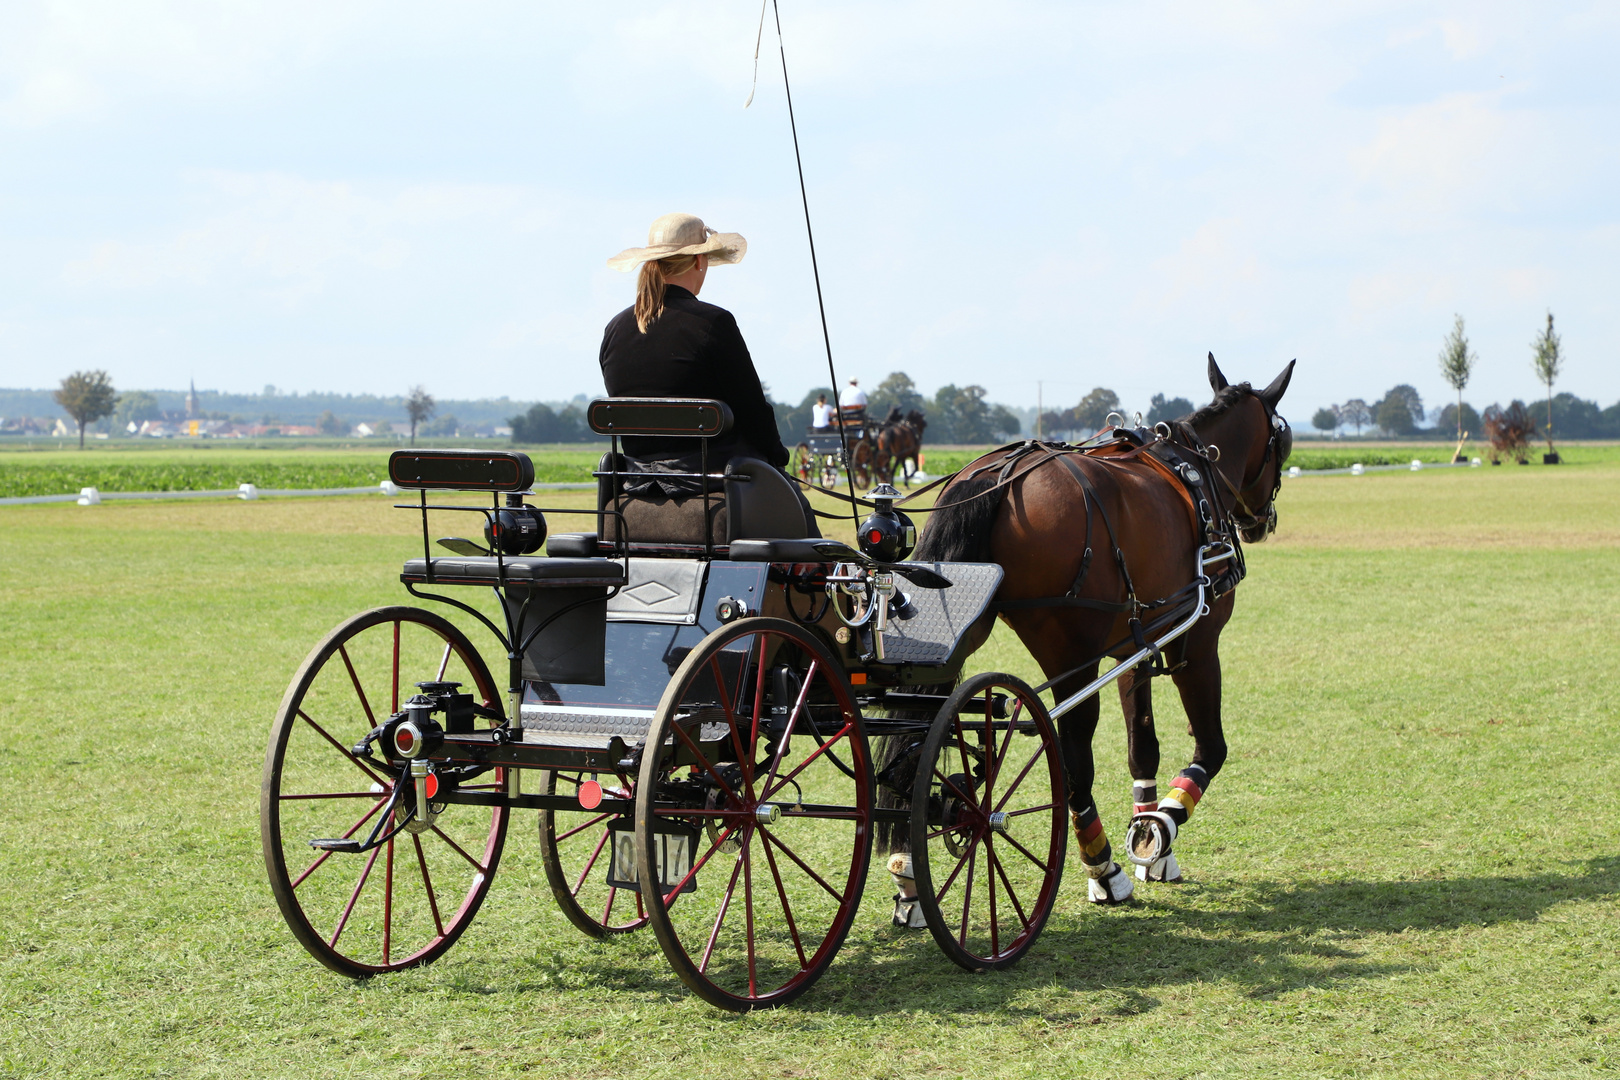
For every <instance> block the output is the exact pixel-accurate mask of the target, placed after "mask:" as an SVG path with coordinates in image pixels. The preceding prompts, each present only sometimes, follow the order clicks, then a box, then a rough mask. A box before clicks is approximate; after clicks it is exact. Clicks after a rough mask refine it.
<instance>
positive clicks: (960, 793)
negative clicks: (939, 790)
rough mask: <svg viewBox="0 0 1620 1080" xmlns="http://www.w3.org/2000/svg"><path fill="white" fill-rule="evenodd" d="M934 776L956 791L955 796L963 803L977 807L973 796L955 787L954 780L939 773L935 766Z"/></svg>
mask: <svg viewBox="0 0 1620 1080" xmlns="http://www.w3.org/2000/svg"><path fill="white" fill-rule="evenodd" d="M934 776H935V777H936V778H938V780H939V782H940V783H942V784H944V785H945V786H946V787H948V788H950V789H951V790H952V791H954V792H956V797H957V798H958V799H961V800H962V801H963V802H964V803H966V804H967V805H968V806H971V807H973V808H974V809H975V810H977V809H978V804H977V803H976V802H975V801H974V798H973V796H971V795H969V794H968V793H967V792H965V791H963V790H962V789H961V788H959V787H957V786H956V782H955V781H954V780H952V779H951V778H950V777H948V776H945V775H943V774H941V773H940V771H939V768H938V767H937V766H936V767H935V769H934ZM958 828H960V826H958Z"/></svg>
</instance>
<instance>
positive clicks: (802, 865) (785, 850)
mask: <svg viewBox="0 0 1620 1080" xmlns="http://www.w3.org/2000/svg"><path fill="white" fill-rule="evenodd" d="M759 835H760V836H761V838H763V840H764V842H765V843H767V844H775V845H776V846H777V847H779V848H781V849H782V854H784V855H786V856H787V857H788V858H790V859H792V860H793V861H794V862H795V863H796V864H797V865H798V867H799V869H800V870H803V871H804V872H805V873H806V874H808V875H810V880H811V881H814V882H815V883H816V884H817V885H820V886H821V887H822V888H823V889H826V890H827V895H828V896H830V897H832V898H833V899H834V900H836V901H838V902H839V903H840V904H842V903H843V902H844V897H843V896H842V895H841V894H840V893H839V892H838V891H837V890H836V889H834V888H833V887H832V886H831V885H829V884H827V883H826V882H825V881H823V880H822V879H821V875H820V874H818V873H816V872H815V871H814V870H812V869H810V864H808V863H806V862H805V861H804V860H803V859H801V858H799V856H798V854H797V853H796V852H794V850H793V849H792V848H790V847H788V846H787V845H786V844H784V843H782V838H781V837H779V836H773V835H772V834H771V833H770V831H769V830H767V829H764V828H761V829H760V830H759Z"/></svg>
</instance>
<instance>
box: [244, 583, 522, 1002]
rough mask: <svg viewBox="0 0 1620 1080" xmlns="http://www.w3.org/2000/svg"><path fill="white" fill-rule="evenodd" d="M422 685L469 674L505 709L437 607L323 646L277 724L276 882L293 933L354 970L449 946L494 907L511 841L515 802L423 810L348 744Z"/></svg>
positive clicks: (273, 753)
mask: <svg viewBox="0 0 1620 1080" xmlns="http://www.w3.org/2000/svg"><path fill="white" fill-rule="evenodd" d="M418 680H421V681H435V682H444V681H453V682H460V683H461V684H462V692H463V693H470V694H472V696H473V699H474V701H475V702H480V703H482V705H483V706H484V708H485V709H486V710H491V711H493V712H494V713H495V714H496V715H499V714H500V713H501V711H502V710H501V694H500V691H499V690H498V688H497V687H496V685H495V681H494V679H492V678H491V677H490V674H489V669H488V668H487V667H486V666H485V665H484V661H483V659H482V658H481V657H480V656H479V655H478V653H477V651H476V650H475V649H474V648H473V646H472V643H471V642H470V641H468V640H467V637H466V635H464V634H463V633H462V632H461V631H460V630H458V629H457V628H456V627H455V626H454V625H453V624H452V623H450V622H449V621H448V620H446V619H444V618H443V617H441V616H439V615H436V614H434V613H433V612H431V611H423V610H422V609H420V608H411V607H384V608H376V609H374V610H372V611H367V612H363V613H361V614H359V615H356V616H354V617H353V618H352V619H349V620H347V621H346V622H343V623H341V624H339V625H338V627H337V628H336V629H335V630H333V631H332V632H331V633H330V634H328V635H327V636H326V638H325V639H324V640H322V641H321V642H320V644H318V645H316V646H315V648H314V649H313V650H312V651H311V652H310V654H309V656H308V657H306V658H305V660H304V663H303V666H301V667H300V668H299V669H298V672H297V674H296V675H294V676H293V681H292V685H291V686H289V687H288V688H287V694H286V696H285V697H284V698H283V699H282V702H281V708H280V710H279V711H278V712H277V713H276V719H275V723H274V724H273V725H272V727H271V729H270V746H269V750H268V751H267V753H266V755H265V761H264V780H263V785H262V787H261V789H260V797H259V825H260V838H261V841H262V843H263V846H264V862H265V868H266V869H267V870H268V872H269V875H270V889H271V891H272V892H273V893H274V894H275V897H276V903H277V905H279V906H280V908H281V914H282V916H283V917H284V918H285V919H286V920H287V925H288V927H290V928H291V930H292V932H293V936H294V937H296V938H297V939H298V940H299V941H300V942H301V943H302V944H303V946H304V947H305V948H306V949H308V950H309V952H310V954H311V955H313V956H314V957H315V958H316V959H317V960H319V961H320V962H321V963H323V964H325V965H326V966H327V967H329V968H331V969H332V970H333V971H336V972H340V973H341V974H344V975H350V976H357V977H358V976H364V975H371V974H375V973H377V972H382V971H397V970H399V969H401V968H408V967H415V966H417V965H420V964H426V963H429V962H431V961H433V960H435V959H437V958H438V957H439V956H441V955H443V954H444V952H445V951H446V950H447V949H449V948H450V946H451V945H453V944H455V942H456V939H457V938H459V937H460V936H461V934H462V932H463V931H465V930H466V929H467V926H468V925H469V924H470V923H471V922H472V920H473V916H474V915H476V914H477V913H478V908H479V905H481V904H482V903H483V902H484V897H485V896H486V895H487V894H488V892H489V886H490V881H491V879H492V878H493V877H494V875H495V867H496V865H497V863H499V861H500V857H501V845H502V842H503V841H504V840H505V838H506V810H505V809H504V808H494V809H492V808H489V807H478V806H467V805H455V804H450V805H442V804H431V803H430V806H429V808H428V812H427V815H426V816H425V817H424V816H418V815H416V813H415V805H414V804H415V796H414V790H413V785H412V784H410V783H409V782H407V783H406V784H405V785H404V790H402V791H400V792H399V797H398V798H396V797H395V786H396V784H397V783H398V782H399V779H400V778H399V774H398V773H397V772H396V771H395V770H394V769H392V768H390V767H389V766H388V765H387V764H386V763H385V762H383V761H382V760H381V759H380V758H361V757H357V756H355V754H354V753H353V752H352V750H351V749H350V748H351V747H353V746H354V745H355V744H356V743H359V742H360V741H361V740H362V739H364V738H365V736H366V734H367V733H368V732H369V731H371V729H372V728H373V727H375V726H376V725H378V724H380V723H382V722H384V721H385V720H387V719H388V717H389V716H390V715H391V714H393V713H396V712H398V711H400V708H401V703H402V702H403V701H405V700H406V699H407V698H409V697H410V696H411V695H412V694H413V693H414V692H415V689H414V687H413V685H412V684H413V683H414V682H416V681H418ZM495 722H496V723H499V721H498V720H497V721H495ZM501 781H502V775H501V770H499V769H494V770H490V771H488V772H485V773H483V774H481V775H478V776H472V777H468V778H467V779H466V780H465V781H463V782H460V784H459V786H460V787H461V788H463V789H465V790H478V789H487V790H492V791H497V790H500V787H501ZM379 823H380V824H381V828H380V829H378V828H377V827H378V825H379ZM373 835H375V836H376V838H377V839H378V840H379V841H380V843H378V844H377V846H375V847H373V848H371V849H370V850H369V851H363V852H354V853H351V852H345V851H333V850H317V849H314V848H312V847H311V845H310V841H312V840H317V839H328V840H330V839H338V840H343V839H349V840H360V841H364V840H366V839H367V838H369V837H371V836H373ZM384 837H386V839H383V838H384Z"/></svg>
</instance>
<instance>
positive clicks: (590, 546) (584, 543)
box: [546, 533, 596, 559]
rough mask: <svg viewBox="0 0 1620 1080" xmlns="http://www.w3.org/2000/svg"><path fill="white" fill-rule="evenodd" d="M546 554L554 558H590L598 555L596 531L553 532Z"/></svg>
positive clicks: (547, 542)
mask: <svg viewBox="0 0 1620 1080" xmlns="http://www.w3.org/2000/svg"><path fill="white" fill-rule="evenodd" d="M546 554H547V555H550V556H551V557H552V558H553V559H590V558H594V557H595V556H596V534H595V533H552V534H551V536H549V537H548V538H547V539H546Z"/></svg>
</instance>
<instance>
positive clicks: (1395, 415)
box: [1373, 383, 1423, 435]
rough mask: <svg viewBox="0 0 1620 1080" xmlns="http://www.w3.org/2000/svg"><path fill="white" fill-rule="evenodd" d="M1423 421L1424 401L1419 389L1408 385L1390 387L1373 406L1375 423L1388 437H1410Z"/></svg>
mask: <svg viewBox="0 0 1620 1080" xmlns="http://www.w3.org/2000/svg"><path fill="white" fill-rule="evenodd" d="M1421 419H1423V399H1422V398H1421V397H1419V396H1418V392H1417V388H1416V387H1414V386H1411V385H1409V384H1407V383H1401V384H1400V385H1398V386H1392V387H1390V389H1389V391H1388V393H1386V394H1385V395H1384V396H1383V397H1382V398H1380V399H1379V401H1378V404H1377V405H1374V406H1373V421H1374V422H1375V423H1377V425H1378V426H1379V427H1380V428H1382V429H1383V430H1384V433H1385V434H1386V435H1410V434H1412V433H1413V432H1415V431H1416V430H1417V422H1418V421H1419V420H1421Z"/></svg>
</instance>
